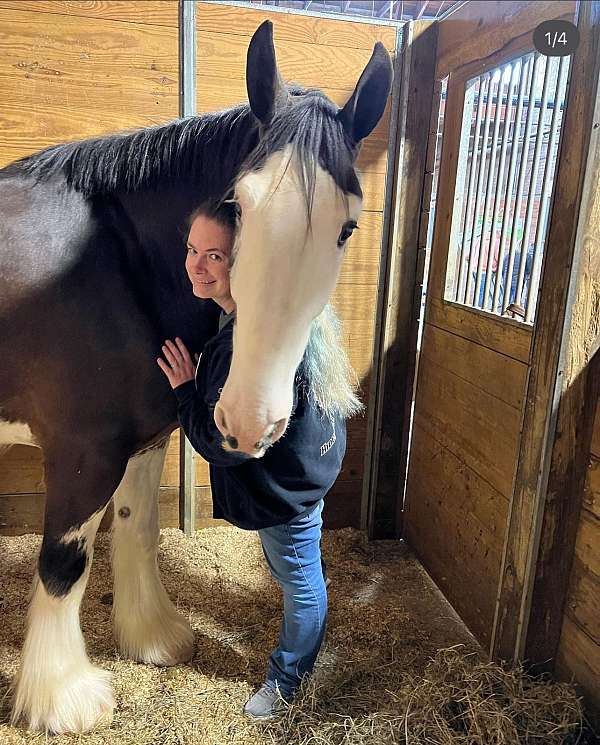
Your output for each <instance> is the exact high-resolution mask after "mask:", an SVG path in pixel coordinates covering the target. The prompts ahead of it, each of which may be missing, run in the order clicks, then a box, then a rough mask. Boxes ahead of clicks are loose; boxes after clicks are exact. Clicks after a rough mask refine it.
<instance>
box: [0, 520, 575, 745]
mask: <svg viewBox="0 0 600 745" xmlns="http://www.w3.org/2000/svg"><path fill="white" fill-rule="evenodd" d="M39 542H40V540H39V538H38V537H35V536H25V537H22V538H3V537H0V562H1V563H2V573H3V583H2V586H1V587H2V590H0V611H2V615H3V624H2V625H0V701H2V697H3V695H4V694H5V693H6V691H7V689H8V684H9V681H10V679H11V678H12V676H13V674H14V672H15V671H16V668H17V664H18V652H19V648H20V646H21V643H22V638H23V633H24V623H25V613H26V608H27V594H28V588H29V583H30V580H31V575H32V572H33V566H34V561H35V555H36V552H37V550H38V549H39ZM97 543H98V545H97V550H96V556H95V560H94V568H93V570H92V577H91V580H90V584H89V589H88V593H87V596H86V600H85V602H84V606H83V608H82V614H81V615H82V627H83V632H84V635H85V637H86V640H87V643H88V650H89V653H90V656H91V658H92V661H93V662H94V663H95V664H97V665H101V666H102V667H104V668H106V669H110V670H111V671H112V672H113V673H114V688H115V695H116V699H117V704H118V709H117V712H116V714H115V719H114V721H113V723H112V725H111V726H110V728H104V729H98V730H97V731H95V732H92V733H90V734H88V735H86V736H85V737H82V738H79V737H77V736H61V737H57V738H52V740H51V742H52V743H53V745H66V744H67V743H69V744H70V745H72V744H73V743H79V742H81V743H85V745H108V744H109V743H110V744H111V745H113V744H114V745H150V744H152V745H230V744H231V745H384V744H387V743H397V744H398V745H425V743H427V745H446V744H447V745H454V743H460V744H461V745H505V744H506V745H520V744H521V743H527V744H528V745H530V744H533V743H536V745H553V744H554V743H557V744H558V743H564V744H567V743H568V744H569V745H574V744H575V743H577V742H578V737H579V733H580V730H581V709H580V704H579V701H578V700H577V698H576V696H575V694H574V692H573V690H572V688H571V687H569V686H565V685H558V684H549V683H539V682H534V681H531V680H530V679H528V678H526V677H524V676H523V675H521V674H520V673H519V671H504V670H502V668H500V667H498V666H496V665H491V664H488V663H484V662H482V661H481V657H480V656H479V653H478V650H477V647H476V645H475V643H474V641H473V639H472V638H471V637H470V636H469V635H468V633H467V632H466V631H465V629H464V627H463V626H462V625H461V624H460V622H459V621H458V619H457V617H456V616H455V615H454V614H453V612H452V610H451V609H450V608H449V607H448V605H447V604H445V603H444V601H443V599H442V598H441V597H440V596H439V594H438V593H437V591H436V590H435V588H434V587H433V586H432V584H431V583H430V582H429V580H428V578H427V577H426V575H425V573H424V572H423V570H422V569H421V567H420V566H419V564H418V562H416V561H415V560H414V559H413V558H412V557H411V556H410V555H409V554H407V552H406V550H405V549H404V548H403V547H402V545H401V544H387V545H379V546H376V547H373V546H370V545H369V544H367V543H365V541H364V540H363V538H362V536H361V535H360V534H358V533H357V532H356V531H351V530H345V531H337V532H335V533H326V534H325V536H324V541H323V547H324V554H325V557H326V558H327V560H328V564H329V575H330V576H331V578H332V580H333V582H332V585H331V587H330V592H329V595H330V616H329V627H328V635H327V640H326V644H325V646H324V648H323V651H322V654H321V656H320V660H319V665H318V669H317V670H316V673H315V676H314V678H313V679H312V680H311V681H310V683H309V684H308V685H307V686H306V689H305V690H304V691H303V692H302V696H301V699H300V701H299V702H298V705H295V706H292V707H291V708H290V709H289V711H288V712H287V714H286V716H285V717H284V718H283V719H282V720H281V721H279V722H277V723H275V724H255V723H253V722H251V721H248V720H246V719H245V718H244V717H243V716H242V715H241V714H240V709H241V707H242V705H243V703H244V701H245V700H246V699H247V697H248V696H249V695H250V694H251V693H252V691H253V689H254V688H255V687H256V686H257V685H258V684H259V683H260V682H261V680H262V677H263V675H264V670H265V664H266V660H267V657H268V654H269V651H270V650H271V648H272V647H273V645H274V643H275V641H276V638H277V633H278V625H279V621H280V618H281V603H280V599H279V594H278V591H277V588H276V586H275V585H274V583H273V582H272V581H271V580H270V578H269V576H268V573H267V572H266V569H265V566H264V559H263V557H262V552H261V549H260V544H259V542H258V541H257V538H256V536H255V535H254V534H251V533H245V532H243V531H238V530H235V529H227V528H212V529H209V530H205V531H201V532H199V533H197V534H196V535H195V536H194V537H192V538H186V537H185V536H183V535H182V534H181V533H180V532H179V531H174V530H167V531H164V532H163V536H162V541H161V552H160V562H161V568H162V574H163V578H164V582H165V586H166V587H167V590H168V591H169V592H170V594H171V597H172V598H173V599H174V600H176V602H177V604H178V606H179V608H180V609H181V610H182V612H184V613H185V614H186V615H188V616H189V618H190V620H191V622H192V626H193V628H194V631H195V634H196V655H195V657H194V659H193V661H192V662H191V664H190V665H181V666H178V667H176V668H172V669H160V668H154V667H150V666H145V665H138V664H135V663H132V662H129V661H128V660H122V659H120V658H119V656H118V654H117V653H116V651H115V649H114V645H113V642H112V629H111V621H110V590H111V587H110V569H109V564H108V557H109V548H108V539H107V537H106V536H101V537H100V538H99V539H98V542H97ZM438 650H441V651H438ZM0 709H1V713H0V722H4V724H0V745H17V743H19V744H25V743H26V744H27V745H30V744H31V743H42V742H44V741H45V739H46V738H45V736H44V735H42V734H30V733H26V732H24V731H23V730H19V729H14V728H12V727H9V726H8V725H7V724H6V723H5V722H6V721H7V717H8V700H7V699H6V698H5V699H4V703H3V705H2V706H1V707H0Z"/></svg>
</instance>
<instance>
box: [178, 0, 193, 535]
mask: <svg viewBox="0 0 600 745" xmlns="http://www.w3.org/2000/svg"><path fill="white" fill-rule="evenodd" d="M195 113H196V3H195V0H180V3H179V114H180V116H182V117H186V116H193V115H194V114H195ZM195 482H196V468H195V460H194V449H193V448H192V446H191V444H190V442H189V440H188V439H187V437H186V436H185V433H184V431H183V430H182V429H180V430H179V527H180V529H181V530H183V531H184V533H185V534H186V535H191V534H192V533H193V532H194V528H195V525H194V522H195V519H194V518H195V511H196V509H195V508H196V505H195V486H196V483H195Z"/></svg>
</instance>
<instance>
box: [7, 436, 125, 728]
mask: <svg viewBox="0 0 600 745" xmlns="http://www.w3.org/2000/svg"><path fill="white" fill-rule="evenodd" d="M101 452H102V448H101V446H100V445H99V444H97V443H96V444H94V446H93V447H90V448H89V449H86V451H85V452H83V451H79V452H73V445H72V444H69V445H66V446H65V447H63V448H62V449H55V450H54V452H52V453H50V454H49V455H48V454H47V457H46V469H45V471H46V487H47V491H46V518H45V526H44V539H43V541H42V547H41V551H40V555H39V560H38V568H37V572H36V575H35V577H34V583H33V592H32V599H31V602H30V606H29V612H28V616H27V632H26V636H25V644H24V646H23V652H22V656H21V666H20V670H19V672H18V674H17V678H16V681H15V697H14V702H13V712H12V722H13V724H15V723H17V722H18V720H19V719H20V718H21V717H24V718H25V719H26V720H27V722H28V725H29V728H30V729H34V730H45V731H46V732H51V733H54V734H58V733H61V732H85V731H87V730H89V729H92V728H93V727H95V726H96V725H98V724H100V723H103V722H105V721H106V722H109V721H110V720H111V719H112V711H113V708H114V705H115V704H114V699H113V694H112V689H111V685H110V675H109V673H108V672H106V671H104V670H101V669H100V668H97V667H94V666H93V665H92V664H91V663H90V661H89V659H88V656H87V653H86V649H85V642H84V639H83V635H82V633H81V627H80V624H79V607H80V605H81V600H82V598H83V594H84V592H85V588H86V585H87V581H88V576H89V572H90V568H91V563H92V557H93V552H94V540H95V537H96V531H97V530H98V526H99V525H100V521H101V519H102V516H103V514H104V512H105V510H106V507H107V505H108V503H109V501H110V497H111V495H112V493H113V491H114V489H115V487H116V485H117V484H118V482H119V479H120V478H121V475H122V473H123V470H124V459H123V458H118V457H114V454H113V456H112V457H111V456H105V457H102V456H101V455H100V453H101Z"/></svg>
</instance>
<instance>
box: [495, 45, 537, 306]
mask: <svg viewBox="0 0 600 745" xmlns="http://www.w3.org/2000/svg"><path fill="white" fill-rule="evenodd" d="M531 60H532V57H531V55H530V56H529V57H527V58H526V59H524V60H523V62H522V64H521V70H520V73H521V77H520V80H519V94H518V95H519V97H518V100H517V111H516V113H515V126H514V127H513V136H512V144H511V151H510V165H509V167H508V181H507V183H506V196H505V197H504V211H503V214H502V230H501V232H500V249H499V251H498V269H497V274H496V286H495V287H494V301H493V306H492V310H493V311H494V313H496V312H499V311H500V312H501V308H499V307H498V300H499V297H500V285H501V284H502V280H503V268H504V250H505V248H506V241H507V238H508V227H509V225H510V224H511V223H510V203H511V200H512V191H513V186H514V183H515V172H516V164H517V153H518V152H519V134H520V132H521V117H522V116H523V99H524V98H525V87H526V85H527V81H528V80H529V74H530V72H531ZM511 100H512V93H511ZM509 128H510V120H509ZM504 281H505V282H506V281H507V280H506V279H505V280H504Z"/></svg>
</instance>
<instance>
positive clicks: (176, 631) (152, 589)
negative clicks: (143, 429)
mask: <svg viewBox="0 0 600 745" xmlns="http://www.w3.org/2000/svg"><path fill="white" fill-rule="evenodd" d="M166 450H167V446H166V445H165V446H164V447H163V448H155V449H153V450H149V451H147V452H145V453H142V454H140V455H136V456H135V457H133V458H131V459H130V461H129V463H128V464H127V470H126V471H125V475H124V476H123V480H122V481H121V483H120V484H119V488H118V489H117V491H116V492H115V495H114V510H115V517H114V523H113V570H114V575H115V583H114V603H113V617H114V623H115V636H116V639H117V642H118V644H119V647H120V648H121V651H122V653H123V654H124V655H125V656H127V657H130V658H132V659H134V660H139V661H140V662H148V663H151V664H154V665H176V664H178V663H179V662H184V661H187V660H189V659H191V657H192V656H193V653H194V635H193V633H192V630H191V628H190V625H189V623H188V621H187V620H186V619H185V618H183V617H182V616H181V615H180V614H179V613H178V612H177V611H176V610H175V607H174V606H173V604H172V602H171V601H170V599H169V596H168V595H167V593H166V591H165V589H164V587H163V585H162V582H161V580H160V575H159V571H158V564H157V559H156V554H157V549H158V537H159V526H158V488H159V485H160V476H161V473H162V469H163V464H164V459H165V454H166Z"/></svg>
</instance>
